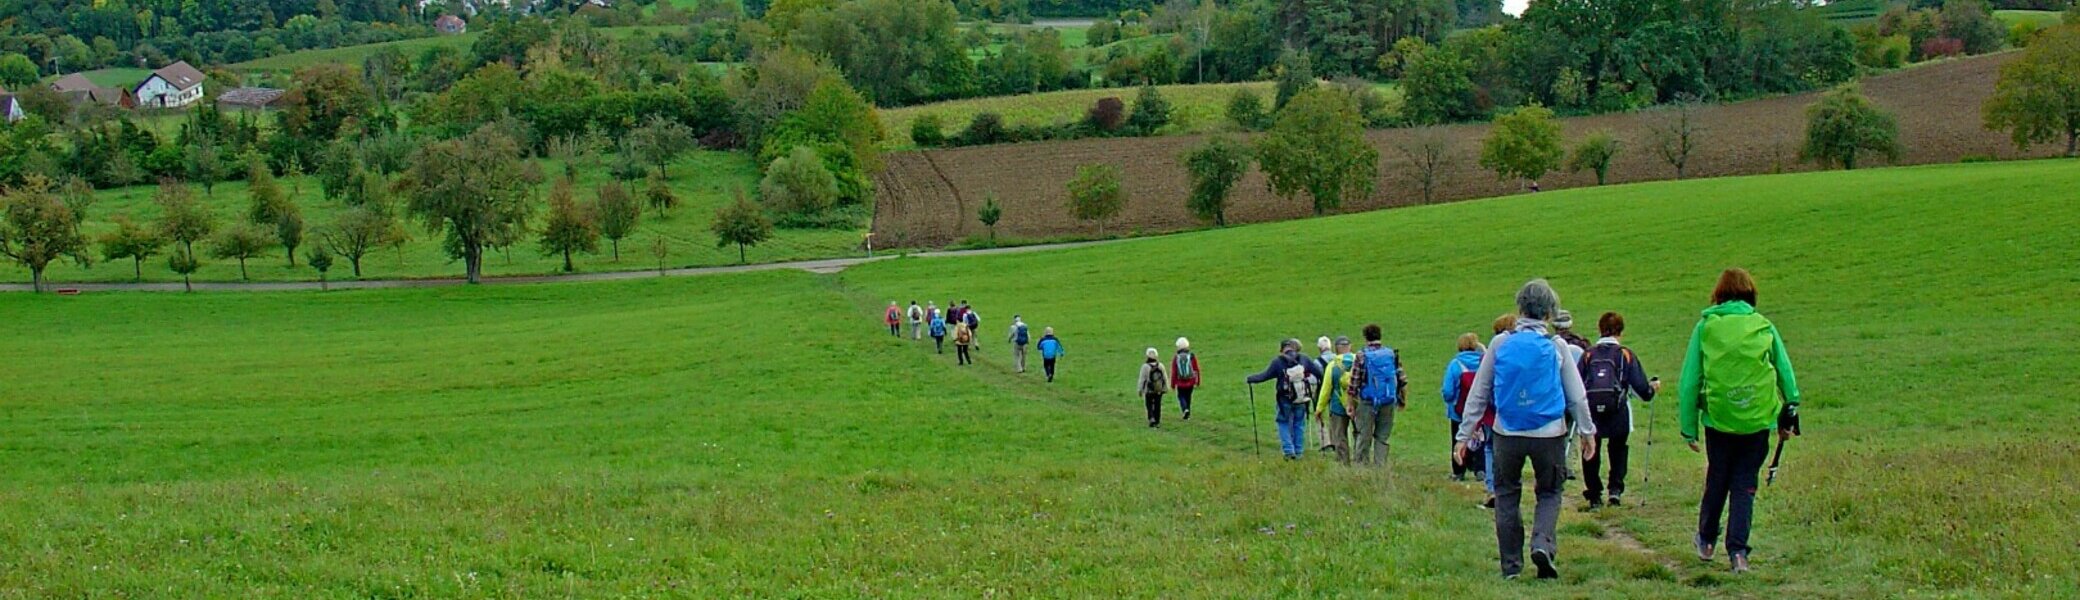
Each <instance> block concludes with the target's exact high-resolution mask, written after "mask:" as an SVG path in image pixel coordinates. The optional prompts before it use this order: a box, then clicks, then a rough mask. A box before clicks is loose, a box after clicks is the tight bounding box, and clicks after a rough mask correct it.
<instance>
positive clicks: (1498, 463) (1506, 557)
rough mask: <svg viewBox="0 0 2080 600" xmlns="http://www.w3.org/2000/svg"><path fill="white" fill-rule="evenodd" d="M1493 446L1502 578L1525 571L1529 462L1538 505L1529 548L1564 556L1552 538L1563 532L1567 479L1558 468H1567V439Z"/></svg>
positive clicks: (1511, 439)
mask: <svg viewBox="0 0 2080 600" xmlns="http://www.w3.org/2000/svg"><path fill="white" fill-rule="evenodd" d="M1492 443H1493V444H1494V445H1495V545H1496V548H1497V549H1498V550H1500V551H1501V553H1502V574H1503V575H1504V576H1509V575H1515V574H1517V573H1518V572H1521V571H1523V570H1524V513H1523V511H1522V507H1521V506H1519V505H1520V504H1521V503H1522V500H1523V496H1524V463H1526V462H1529V463H1531V474H1532V476H1533V478H1534V482H1535V485H1536V486H1537V487H1535V488H1534V489H1533V492H1534V493H1535V494H1536V495H1537V497H1538V503H1537V505H1536V506H1535V508H1534V509H1533V511H1532V520H1531V549H1533V550H1544V551H1546V553H1547V554H1549V555H1552V556H1555V557H1558V556H1559V555H1560V541H1559V539H1558V538H1556V537H1555V536H1554V534H1555V530H1557V529H1558V528H1559V527H1560V485H1561V484H1562V483H1564V482H1565V481H1566V476H1565V475H1562V474H1561V473H1560V466H1561V465H1563V464H1566V463H1567V438H1566V437H1565V436H1562V437H1555V438H1532V437H1516V436H1511V435H1498V436H1495V437H1494V438H1493V442H1492Z"/></svg>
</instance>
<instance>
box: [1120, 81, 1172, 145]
mask: <svg viewBox="0 0 2080 600" xmlns="http://www.w3.org/2000/svg"><path fill="white" fill-rule="evenodd" d="M1169 124H1170V101H1169V100H1166V99H1164V98H1163V93H1162V92H1160V91H1157V90H1156V86H1155V84H1153V83H1145V84H1142V85H1141V94H1140V95H1138V96H1135V97H1134V112H1133V114H1130V115H1127V128H1128V129H1132V130H1133V131H1134V133H1136V134H1139V135H1155V133H1156V130H1158V129H1162V128H1163V126H1164V125H1169Z"/></svg>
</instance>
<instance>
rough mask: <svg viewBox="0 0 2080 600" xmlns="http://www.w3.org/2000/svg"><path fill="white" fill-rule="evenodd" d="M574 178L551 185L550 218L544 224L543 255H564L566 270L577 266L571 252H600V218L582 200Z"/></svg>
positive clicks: (564, 267)
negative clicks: (580, 201) (573, 180)
mask: <svg viewBox="0 0 2080 600" xmlns="http://www.w3.org/2000/svg"><path fill="white" fill-rule="evenodd" d="M573 187H574V186H573V185H572V183H571V180H569V179H558V180H556V183H555V185H552V186H550V187H549V222H548V223H546V224H544V225H543V226H542V255H543V256H559V255H560V256H562V257H563V272H565V273H569V272H571V271H575V270H577V267H576V266H575V265H573V264H572V263H571V254H573V253H577V252H584V253H586V254H592V253H596V252H599V219H598V216H597V215H596V214H594V211H593V210H592V208H591V207H587V206H585V205H581V204H578V199H577V193H576V192H575V191H574V189H573Z"/></svg>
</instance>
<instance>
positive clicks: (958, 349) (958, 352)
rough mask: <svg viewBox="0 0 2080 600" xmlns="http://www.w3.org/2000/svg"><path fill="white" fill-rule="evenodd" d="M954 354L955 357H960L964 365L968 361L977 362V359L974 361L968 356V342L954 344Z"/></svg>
mask: <svg viewBox="0 0 2080 600" xmlns="http://www.w3.org/2000/svg"><path fill="white" fill-rule="evenodd" d="M953 354H954V357H955V358H957V359H959V361H960V363H961V364H964V365H965V364H968V363H971V362H975V361H973V360H971V359H969V358H968V345H967V344H954V345H953Z"/></svg>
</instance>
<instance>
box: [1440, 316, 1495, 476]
mask: <svg viewBox="0 0 2080 600" xmlns="http://www.w3.org/2000/svg"><path fill="white" fill-rule="evenodd" d="M1483 354H1485V352H1483V351H1482V349H1481V338H1480V336H1479V335H1475V334H1474V333H1473V332H1471V331H1469V332H1466V333H1465V334H1463V335H1460V336H1459V353H1458V354H1456V355H1454V356H1452V360H1451V361H1450V362H1447V363H1445V365H1444V384H1443V385H1442V386H1440V389H1439V390H1438V391H1439V392H1440V393H1442V394H1443V395H1444V417H1445V419H1447V420H1449V421H1451V422H1452V434H1453V435H1455V436H1456V435H1458V433H1459V421H1460V418H1459V414H1460V411H1461V410H1464V408H1465V406H1466V396H1467V394H1468V393H1470V392H1472V391H1473V376H1474V375H1475V374H1477V373H1479V372H1480V370H1481V355H1483ZM1483 458H1485V457H1483ZM1451 461H1452V480H1454V481H1465V480H1466V474H1467V473H1484V472H1486V471H1487V468H1486V467H1485V466H1476V465H1482V464H1484V462H1485V461H1484V460H1482V459H1477V458H1473V457H1467V458H1465V459H1461V458H1459V457H1458V456H1456V453H1455V455H1454V456H1452V457H1451Z"/></svg>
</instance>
